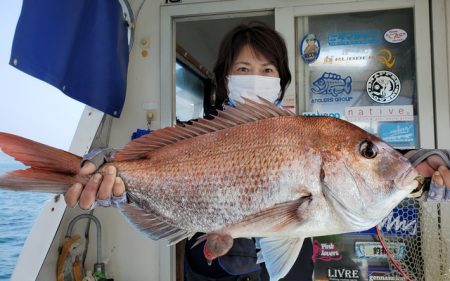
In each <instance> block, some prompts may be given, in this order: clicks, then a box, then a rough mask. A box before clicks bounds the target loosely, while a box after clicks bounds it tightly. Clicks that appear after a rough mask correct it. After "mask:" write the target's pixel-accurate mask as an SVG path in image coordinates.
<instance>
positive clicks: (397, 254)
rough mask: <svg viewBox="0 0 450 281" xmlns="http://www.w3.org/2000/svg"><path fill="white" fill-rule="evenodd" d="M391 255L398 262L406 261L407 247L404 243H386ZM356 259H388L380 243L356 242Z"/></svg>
mask: <svg viewBox="0 0 450 281" xmlns="http://www.w3.org/2000/svg"><path fill="white" fill-rule="evenodd" d="M386 244H387V247H388V249H389V253H390V254H391V255H392V256H393V257H394V258H395V259H397V260H399V259H404V258H405V255H406V245H405V243H403V242H398V243H393V242H392V243H386ZM355 257H356V258H359V259H363V258H364V259H366V258H382V259H387V257H388V256H387V254H386V251H385V250H384V248H383V246H382V245H381V243H380V242H358V241H357V242H355Z"/></svg>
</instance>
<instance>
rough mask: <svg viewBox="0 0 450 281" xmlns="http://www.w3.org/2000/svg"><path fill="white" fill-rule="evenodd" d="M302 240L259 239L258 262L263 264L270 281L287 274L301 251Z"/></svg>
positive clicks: (300, 238)
mask: <svg viewBox="0 0 450 281" xmlns="http://www.w3.org/2000/svg"><path fill="white" fill-rule="evenodd" d="M302 245H303V238H302V237H295V238H286V237H276V238H273V237H265V238H261V239H259V246H260V247H261V251H259V252H258V262H265V263H266V268H267V272H268V273H269V276H270V281H278V280H279V279H281V278H283V277H284V276H286V274H288V272H289V270H291V268H292V266H293V265H294V263H295V261H296V260H297V257H298V255H299V253H300V250H301V249H302Z"/></svg>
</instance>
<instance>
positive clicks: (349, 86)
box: [344, 76, 352, 94]
mask: <svg viewBox="0 0 450 281" xmlns="http://www.w3.org/2000/svg"><path fill="white" fill-rule="evenodd" d="M344 83H345V88H344V91H345V92H346V93H347V94H350V93H351V91H352V77H350V76H347V78H345V80H344Z"/></svg>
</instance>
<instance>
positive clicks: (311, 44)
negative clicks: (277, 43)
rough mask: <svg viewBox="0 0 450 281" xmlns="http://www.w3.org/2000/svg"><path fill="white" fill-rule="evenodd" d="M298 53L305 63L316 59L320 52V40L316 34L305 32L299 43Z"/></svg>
mask: <svg viewBox="0 0 450 281" xmlns="http://www.w3.org/2000/svg"><path fill="white" fill-rule="evenodd" d="M300 54H301V56H302V59H303V61H304V62H305V63H307V64H311V63H313V62H315V61H316V60H317V58H318V57H319V54H320V42H319V40H318V39H317V38H316V35H314V34H312V33H309V34H306V35H305V36H304V37H303V39H302V42H301V43H300Z"/></svg>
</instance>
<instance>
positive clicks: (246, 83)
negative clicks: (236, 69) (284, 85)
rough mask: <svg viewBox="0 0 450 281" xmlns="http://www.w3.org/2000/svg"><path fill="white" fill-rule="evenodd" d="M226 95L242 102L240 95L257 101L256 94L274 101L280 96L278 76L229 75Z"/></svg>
mask: <svg viewBox="0 0 450 281" xmlns="http://www.w3.org/2000/svg"><path fill="white" fill-rule="evenodd" d="M227 78H228V97H229V98H230V99H232V100H233V101H240V102H243V101H244V100H243V99H242V98H241V97H246V98H248V99H251V100H254V101H258V100H259V99H258V96H260V97H262V98H264V99H266V100H268V101H271V102H275V101H276V100H277V99H278V97H279V96H280V92H281V86H280V78H278V77H270V76H259V75H229V76H228V77H227Z"/></svg>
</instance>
